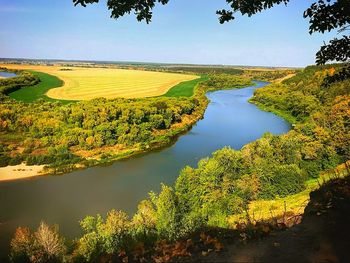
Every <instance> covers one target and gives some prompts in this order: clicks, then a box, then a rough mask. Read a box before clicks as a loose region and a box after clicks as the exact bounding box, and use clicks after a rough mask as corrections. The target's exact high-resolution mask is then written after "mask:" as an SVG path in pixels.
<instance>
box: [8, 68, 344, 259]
mask: <svg viewBox="0 0 350 263" xmlns="http://www.w3.org/2000/svg"><path fill="white" fill-rule="evenodd" d="M342 67H343V65H341V64H337V65H327V66H317V67H316V66H311V67H307V68H306V69H304V70H302V71H300V72H299V73H298V74H297V75H296V76H295V77H293V78H291V79H288V80H285V81H284V82H282V83H276V84H271V85H269V86H267V87H266V88H262V89H258V90H257V91H256V93H255V95H254V97H253V99H252V102H253V103H255V104H257V105H258V106H259V107H261V108H263V109H266V110H270V111H272V112H275V113H277V114H280V115H281V116H283V117H285V118H288V119H289V120H293V122H294V129H292V130H291V131H290V132H289V133H287V134H284V135H279V136H275V135H272V134H266V135H265V136H263V137H262V138H261V139H259V140H257V141H255V142H253V143H250V144H248V145H246V146H244V147H243V148H242V149H241V150H233V149H231V148H227V147H226V148H223V149H221V150H218V151H216V152H214V153H213V154H212V156H211V157H208V158H206V159H203V160H201V161H199V162H198V167H197V168H193V167H185V168H183V170H182V171H181V173H180V175H179V177H178V178H177V180H176V183H175V185H174V186H166V185H162V190H161V192H160V193H158V194H157V193H154V192H151V193H150V194H149V198H148V199H146V200H143V201H141V202H140V203H139V205H138V209H137V212H136V213H135V214H134V215H133V216H132V217H130V218H129V217H128V215H127V214H126V213H125V212H123V211H115V210H112V211H110V212H109V213H108V214H107V215H106V216H105V217H102V216H101V215H97V216H87V217H86V218H84V219H83V220H82V221H81V222H80V226H81V229H82V236H81V237H80V238H79V239H77V240H75V241H73V242H68V243H67V242H64V240H63V238H62V237H60V235H59V232H58V230H57V228H55V227H50V226H48V225H46V224H45V223H43V222H42V223H41V224H40V226H39V228H38V229H37V230H36V231H35V232H32V231H31V230H30V229H29V228H18V229H17V231H16V234H15V236H14V238H13V240H12V243H11V247H12V254H11V258H12V260H13V261H15V262H16V261H18V262H23V260H29V259H33V258H34V259H35V260H34V262H41V261H40V260H44V261H45V260H46V259H56V260H58V261H62V260H66V261H73V262H87V261H89V262H90V261H94V262H95V261H100V260H102V259H110V260H119V259H120V260H122V259H124V258H128V257H130V258H134V259H136V260H138V261H140V260H141V261H142V258H144V256H145V253H146V252H145V251H144V250H145V247H147V249H149V250H150V251H151V252H152V251H153V252H154V253H156V252H157V247H159V244H163V245H164V242H173V241H176V240H181V239H182V240H188V238H189V237H190V236H191V235H192V234H193V233H194V232H198V231H200V230H201V229H204V228H207V227H214V228H215V227H216V228H222V229H228V228H232V227H234V226H233V225H232V224H231V223H230V222H229V220H228V217H229V216H230V215H234V214H238V213H241V212H242V211H244V210H245V209H247V206H248V204H249V203H250V202H251V201H253V200H260V199H262V200H269V199H274V198H278V197H285V196H289V195H292V194H295V193H298V192H300V191H302V190H303V189H304V188H305V183H306V182H307V181H308V180H310V179H312V178H317V177H318V176H319V174H320V172H321V171H325V170H327V169H331V168H334V167H335V166H336V165H338V164H340V163H342V162H345V161H346V160H348V159H349V158H350V152H349V149H350V144H349V143H350V122H349V121H350V111H349V109H350V96H349V91H350V90H349V87H350V79H345V80H340V81H329V80H330V79H336V78H334V76H336V74H338V72H340V71H341V69H342ZM219 82H220V78H219ZM186 102H187V101H186ZM91 103H98V101H93V102H91ZM111 103H113V102H111ZM152 103H154V102H152ZM79 105H81V104H79ZM82 105H84V104H82ZM162 105H164V104H162ZM170 105H171V107H172V108H173V109H174V110H173V111H172V112H176V111H175V109H179V108H177V107H179V106H178V105H176V104H170ZM184 105H187V107H186V109H187V111H185V110H184V108H180V110H178V111H177V113H178V114H179V115H180V116H182V114H188V113H190V112H189V111H191V110H193V109H194V108H195V105H196V103H195V102H194V101H193V99H190V101H188V102H187V103H185V104H184ZM158 106H159V105H158ZM191 106H192V107H191ZM71 107H74V106H71ZM155 108H157V107H155ZM160 108H162V110H163V111H158V110H159V108H157V111H155V112H156V113H157V114H159V113H163V112H164V113H166V112H167V110H165V111H164V107H160ZM184 111H185V112H184ZM1 112H3V111H1ZM72 112H73V111H72ZM181 113H182V114H181ZM168 114H170V111H168ZM9 116H10V115H9ZM63 116H65V115H64V114H63ZM63 116H62V117H61V118H62V119H60V121H63V120H65V119H64V118H63ZM151 116H152V115H151ZM163 116H167V115H163ZM152 118H154V117H152ZM163 118H164V117H163ZM9 119H10V118H9ZM136 119H138V120H141V119H140V118H136ZM159 120H160V118H159ZM166 120H167V119H166ZM168 120H169V119H168ZM163 121H164V122H151V123H154V124H153V125H155V126H153V127H158V128H159V126H156V125H160V123H162V125H163V126H161V127H162V128H166V125H167V122H166V121H165V120H164V119H163ZM75 122H78V123H80V125H81V126H82V127H85V126H84V125H87V124H85V122H84V121H81V122H79V118H78V119H74V120H69V123H70V124H71V123H75ZM168 125H169V124H168ZM86 127H91V126H86ZM51 131H52V130H51ZM48 134H50V130H49V131H48ZM94 142H95V141H94ZM76 143H78V142H76ZM85 143H86V141H85V142H83V145H82V146H83V147H87V146H86V145H85ZM43 233H45V234H46V235H47V236H50V237H51V243H50V244H48V243H45V240H44V239H43ZM162 240H165V241H164V242H163V241H162ZM159 242H163V243H159ZM140 244H143V245H142V249H143V252H135V251H138V250H137V248H139V247H140ZM49 247H54V248H55V249H53V250H49V249H48V248H49ZM140 254H141V255H142V258H138V256H139V255H140ZM21 260H22V261H21Z"/></svg>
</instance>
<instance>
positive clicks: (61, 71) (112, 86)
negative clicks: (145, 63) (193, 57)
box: [1, 65, 199, 100]
mask: <svg viewBox="0 0 350 263" xmlns="http://www.w3.org/2000/svg"><path fill="white" fill-rule="evenodd" d="M1 66H4V67H7V68H10V69H26V70H28V69H29V70H35V71H40V72H44V73H47V74H50V75H53V76H56V77H58V78H59V79H61V80H62V81H63V82H64V85H63V86H62V87H55V88H52V89H49V90H48V91H47V93H46V95H47V96H48V97H50V98H53V99H58V100H89V99H93V98H98V97H104V98H118V97H123V98H142V97H153V96H160V95H163V94H165V93H166V92H167V91H168V90H169V89H171V88H172V87H174V86H176V85H178V84H179V83H182V82H186V81H191V80H195V79H198V78H199V76H196V75H187V74H176V73H163V72H151V71H142V70H125V69H110V68H81V67H72V68H62V67H58V66H34V65H1Z"/></svg>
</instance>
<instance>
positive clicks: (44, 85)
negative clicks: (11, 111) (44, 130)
mask: <svg viewBox="0 0 350 263" xmlns="http://www.w3.org/2000/svg"><path fill="white" fill-rule="evenodd" d="M31 73H33V74H34V75H36V76H38V77H39V78H40V82H39V83H38V84H37V85H34V86H30V87H24V88H21V89H19V90H17V91H14V92H12V93H10V94H9V96H10V97H11V98H13V99H15V100H18V101H23V102H33V101H36V100H38V99H44V100H46V101H51V102H54V101H57V100H56V99H52V98H49V97H47V96H46V95H45V94H46V92H48V91H49V90H50V89H53V88H58V87H61V86H62V85H63V84H64V83H63V81H62V80H60V79H59V78H57V77H55V76H52V75H50V74H46V73H43V72H37V71H31ZM60 101H61V102H62V103H70V102H71V101H67V100H60Z"/></svg>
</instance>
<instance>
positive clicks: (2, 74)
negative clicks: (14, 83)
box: [0, 71, 17, 78]
mask: <svg viewBox="0 0 350 263" xmlns="http://www.w3.org/2000/svg"><path fill="white" fill-rule="evenodd" d="M16 76H17V74H16V73H12V72H5V71H0V78H1V77H2V78H13V77H16Z"/></svg>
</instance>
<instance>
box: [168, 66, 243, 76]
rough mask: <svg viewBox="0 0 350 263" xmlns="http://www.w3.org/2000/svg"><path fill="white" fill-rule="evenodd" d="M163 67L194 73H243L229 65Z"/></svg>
mask: <svg viewBox="0 0 350 263" xmlns="http://www.w3.org/2000/svg"><path fill="white" fill-rule="evenodd" d="M164 69H166V70H169V71H176V72H188V73H196V74H231V75H241V74H243V72H244V71H243V70H241V69H236V68H230V67H209V66H208V67H195V66H193V67H191V66H183V67H176V66H175V67H164Z"/></svg>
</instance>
